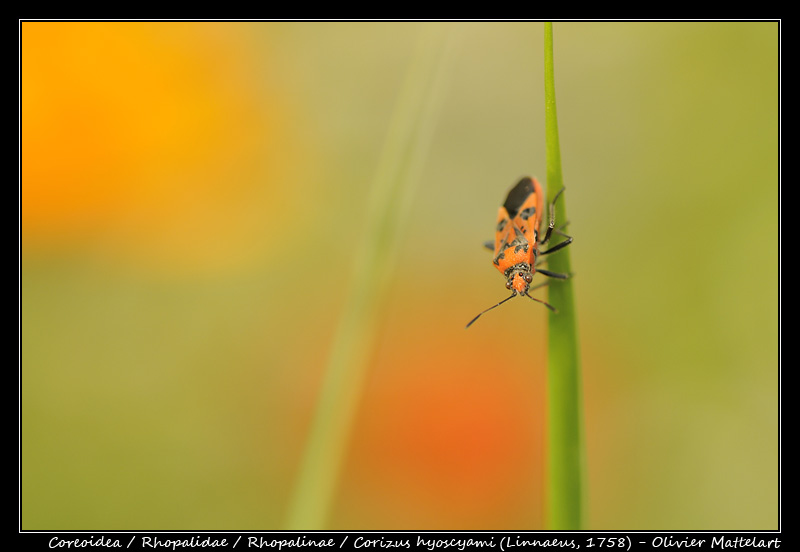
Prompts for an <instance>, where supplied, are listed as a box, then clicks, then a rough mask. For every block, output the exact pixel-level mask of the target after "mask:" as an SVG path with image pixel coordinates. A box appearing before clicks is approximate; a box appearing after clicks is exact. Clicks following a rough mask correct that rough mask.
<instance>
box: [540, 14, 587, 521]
mask: <svg viewBox="0 0 800 552" xmlns="http://www.w3.org/2000/svg"><path fill="white" fill-rule="evenodd" d="M544 29H545V32H544V90H545V142H546V148H547V198H548V203H552V201H553V200H554V198H555V194H556V193H558V191H559V190H560V189H561V188H562V187H563V186H564V179H563V176H562V173H561V150H560V146H559V139H558V117H557V114H556V92H555V77H554V68H553V24H552V23H545V27H544ZM567 195H568V194H567V193H564V194H562V196H561V197H560V198H559V200H558V202H557V203H556V210H555V213H556V221H557V223H556V224H557V225H558V221H561V222H564V221H566V220H567V218H566V216H567V209H566V200H565V196H567ZM548 268H549V269H550V270H552V271H554V272H563V273H567V274H569V273H571V272H572V270H571V264H570V254H569V247H567V248H564V249H562V250H561V251H559V252H558V253H554V254H553V255H552V258H550V259H548ZM548 290H549V291H548V300H549V302H550V303H551V304H552V305H554V306H555V307H556V308H557V309H558V312H557V313H550V314H549V319H548V359H547V467H546V473H547V485H546V486H547V491H546V493H547V498H546V505H547V507H546V516H547V521H546V523H547V526H548V528H549V529H552V530H576V529H581V528H582V527H583V524H584V496H585V444H584V435H583V399H582V394H581V369H580V350H579V346H578V329H577V317H576V311H575V300H574V296H573V290H572V280H571V279H568V280H563V281H562V280H554V281H553V282H551V283H550V285H549V286H548Z"/></svg>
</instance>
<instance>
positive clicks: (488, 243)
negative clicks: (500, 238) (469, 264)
mask: <svg viewBox="0 0 800 552" xmlns="http://www.w3.org/2000/svg"><path fill="white" fill-rule="evenodd" d="M483 246H484V247H485V248H486V249H488V250H489V251H492V252H494V240H489V241H485V242H483Z"/></svg>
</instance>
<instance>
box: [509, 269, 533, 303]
mask: <svg viewBox="0 0 800 552" xmlns="http://www.w3.org/2000/svg"><path fill="white" fill-rule="evenodd" d="M532 280H533V273H532V272H531V265H529V264H527V263H519V264H517V265H514V266H513V267H511V269H510V270H509V272H508V280H506V289H508V290H511V291H513V292H514V294H515V295H516V294H519V295H526V294H527V293H528V288H529V287H530V285H531V281H532Z"/></svg>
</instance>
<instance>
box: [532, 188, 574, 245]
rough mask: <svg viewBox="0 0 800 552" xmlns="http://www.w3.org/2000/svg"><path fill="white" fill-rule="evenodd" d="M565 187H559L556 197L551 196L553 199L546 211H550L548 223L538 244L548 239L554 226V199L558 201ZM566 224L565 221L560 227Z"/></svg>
mask: <svg viewBox="0 0 800 552" xmlns="http://www.w3.org/2000/svg"><path fill="white" fill-rule="evenodd" d="M566 189H567V188H566V187H563V188H561V189H560V190H559V191H558V193H557V194H556V197H554V198H553V201H552V202H551V203H550V205H549V206H548V211H549V213H550V217H549V218H550V223H549V224H548V225H547V232H545V234H544V239H542V240H540V241H539V244H540V245H543V244H545V243H547V242H548V241H549V240H550V234H551V233H552V232H553V228H555V226H556V201H558V198H559V197H561V194H563V193H564V190H566ZM567 224H569V223H566V222H565V223H564V225H562V226H561V227H560V228H563V226H566V225H567Z"/></svg>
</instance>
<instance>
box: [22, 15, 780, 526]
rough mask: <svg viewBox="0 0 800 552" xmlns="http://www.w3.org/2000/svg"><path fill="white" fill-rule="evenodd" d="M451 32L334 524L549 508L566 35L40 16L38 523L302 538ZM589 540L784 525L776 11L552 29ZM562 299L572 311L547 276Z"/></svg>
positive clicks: (25, 306) (33, 375) (31, 376)
mask: <svg viewBox="0 0 800 552" xmlns="http://www.w3.org/2000/svg"><path fill="white" fill-rule="evenodd" d="M425 33H428V34H430V33H432V34H438V33H441V34H447V35H448V36H449V40H450V45H451V47H452V56H450V57H449V58H448V61H447V66H446V68H445V69H446V71H447V76H446V79H444V82H445V83H446V86H447V88H446V92H445V95H444V102H443V103H442V105H441V107H440V108H439V110H438V112H437V126H436V132H435V135H434V136H433V139H432V142H431V145H430V147H429V149H428V151H427V154H426V163H425V165H424V167H423V169H422V171H421V175H420V178H419V181H418V182H417V190H418V191H417V193H416V195H415V196H414V201H413V204H412V205H411V206H410V212H409V215H408V218H407V223H406V227H407V228H406V230H407V231H406V232H405V233H404V235H403V241H402V245H401V247H400V251H399V254H398V258H397V259H396V264H395V270H394V272H393V274H392V279H391V282H390V287H389V291H388V294H387V297H386V301H385V302H384V303H383V308H382V309H381V311H380V314H379V319H378V321H377V328H376V335H377V338H376V342H375V343H374V349H373V353H372V355H371V357H370V362H369V375H368V380H367V382H366V385H365V389H364V396H363V399H362V401H361V405H360V408H359V410H358V414H357V419H356V425H355V427H354V428H353V435H352V440H351V442H350V443H349V446H348V453H347V457H346V459H345V466H344V469H343V473H342V474H341V477H340V480H339V482H338V486H337V493H336V497H335V502H334V505H333V512H332V516H331V519H330V524H329V526H330V527H331V528H336V529H478V528H480V529H496V528H507V529H522V528H525V529H538V528H542V527H543V512H542V508H543V483H542V478H543V458H544V451H543V440H544V435H543V431H544V412H545V405H544V400H545V396H544V386H545V381H544V367H545V356H546V351H545V350H544V344H545V339H544V336H545V332H546V327H545V325H544V323H545V319H546V316H545V312H546V311H545V309H543V308H541V306H540V305H536V304H534V303H532V302H531V301H510V302H509V303H508V304H506V305H504V306H503V307H502V308H501V309H497V310H495V311H492V312H491V313H488V314H487V315H486V316H484V317H482V318H481V320H480V321H479V323H476V325H475V326H473V327H472V328H470V330H469V331H468V332H465V331H464V324H465V323H466V322H467V321H469V320H470V319H471V318H472V317H473V316H474V315H475V314H477V313H478V312H479V311H480V310H482V309H484V308H486V307H488V306H490V305H492V304H494V303H495V302H497V301H499V300H500V299H502V298H504V297H505V296H506V290H505V288H504V287H503V279H502V277H501V276H500V275H499V274H497V272H496V270H495V269H494V268H493V266H492V265H491V261H490V255H489V254H488V253H487V252H485V251H484V250H482V249H481V243H482V242H483V241H485V240H487V239H489V238H491V237H492V232H493V229H494V222H495V216H496V212H497V206H498V205H499V204H500V203H501V202H502V201H503V199H504V196H505V193H506V192H507V190H508V188H509V187H510V186H511V185H512V184H514V183H515V182H516V180H517V179H518V178H519V177H520V176H522V175H526V174H531V175H533V176H537V177H539V178H540V179H541V180H543V179H544V177H545V166H544V158H545V151H544V108H543V106H544V100H543V89H544V85H543V65H542V58H543V51H542V49H543V46H542V44H543V25H542V24H541V23H527V22H526V23H523V22H516V23H513V22H512V23H491V22H486V23H478V22H464V23H302V22H299V23H256V22H253V23H73V22H24V23H22V24H21V121H22V131H21V147H22V151H21V215H20V216H21V252H20V255H21V292H20V311H21V317H20V318H21V319H20V329H21V339H20V349H21V352H20V358H21V360H20V382H21V383H20V389H21V393H20V396H21V409H20V412H21V527H22V528H23V529H90V528H91V529H279V528H281V527H282V526H283V525H284V523H285V519H286V514H287V512H286V510H287V504H288V502H289V498H290V494H291V492H292V486H293V483H294V480H295V478H296V475H297V468H298V464H299V460H300V457H301V454H302V451H303V446H304V442H305V437H306V434H307V431H308V427H309V422H310V419H311V416H312V413H313V408H314V401H315V398H316V396H317V393H318V391H319V385H320V381H321V377H322V370H323V367H324V365H325V359H326V358H327V355H328V354H329V351H330V346H331V339H332V336H333V333H334V329H335V327H336V323H337V320H338V319H339V316H340V315H341V312H342V309H343V307H344V296H345V293H344V291H345V290H346V288H347V285H348V282H349V281H350V279H351V274H352V266H353V256H354V251H355V250H356V248H357V244H358V243H360V239H361V238H362V234H363V229H364V224H365V210H366V208H367V202H368V197H369V190H370V186H371V185H372V179H373V176H374V174H375V171H376V165H377V163H378V157H379V155H380V152H381V150H382V148H383V144H384V141H385V139H386V133H387V128H388V125H389V121H390V118H391V116H392V113H393V109H394V106H395V102H396V100H397V96H398V91H399V89H400V86H401V85H402V83H403V79H404V76H405V74H406V71H407V68H408V66H409V64H410V63H411V61H412V58H413V57H414V55H415V51H416V48H417V45H418V42H419V40H420V37H421V36H423V35H424V34H425ZM554 36H555V67H556V91H557V94H558V110H559V113H558V114H559V124H560V135H561V154H562V161H563V169H564V179H565V183H566V185H567V188H568V192H567V194H566V200H567V203H568V211H569V216H570V221H571V224H570V230H571V231H570V233H571V234H572V235H573V236H574V237H575V243H574V244H573V245H572V246H571V251H572V252H571V255H572V263H573V267H574V269H575V271H576V277H575V281H574V284H575V286H576V287H575V289H576V301H577V305H578V309H579V325H580V339H581V345H582V359H583V369H584V395H585V415H586V434H587V447H588V462H589V489H588V490H589V502H588V504H589V512H588V523H589V528H593V529H777V528H778V519H779V518H778V493H779V480H778V475H779V454H778V445H779V433H778V421H779V418H778V416H779V409H778V400H779V388H778V381H779V342H778V330H779V305H780V302H779V190H780V187H779V164H778V163H779V157H778V155H779V57H778V56H779V24H778V23H774V22H703V23H699V22H697V23H693V22H686V23H672V22H671V23H666V22H665V23H655V22H642V23H605V22H597V23H579V22H574V23H556V24H555V26H554ZM542 296H544V295H542Z"/></svg>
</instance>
